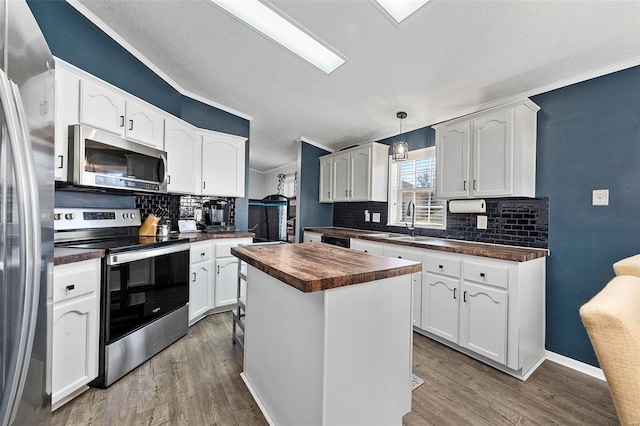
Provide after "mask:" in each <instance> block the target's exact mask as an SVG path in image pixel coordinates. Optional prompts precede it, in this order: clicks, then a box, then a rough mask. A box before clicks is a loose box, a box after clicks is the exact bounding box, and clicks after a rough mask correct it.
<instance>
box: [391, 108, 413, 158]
mask: <svg viewBox="0 0 640 426" xmlns="http://www.w3.org/2000/svg"><path fill="white" fill-rule="evenodd" d="M396 117H398V118H399V119H400V140H399V141H398V142H394V143H393V159H394V160H395V161H405V160H408V159H409V145H408V144H407V143H406V142H405V141H404V140H403V139H402V120H404V119H405V118H407V113H406V112H404V111H399V112H397V113H396Z"/></svg>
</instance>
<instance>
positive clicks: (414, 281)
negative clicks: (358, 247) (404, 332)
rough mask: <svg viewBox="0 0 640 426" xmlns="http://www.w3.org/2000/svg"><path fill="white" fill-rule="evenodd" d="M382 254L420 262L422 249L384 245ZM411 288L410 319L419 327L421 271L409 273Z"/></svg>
mask: <svg viewBox="0 0 640 426" xmlns="http://www.w3.org/2000/svg"><path fill="white" fill-rule="evenodd" d="M382 255H383V256H388V257H396V258H398V259H406V260H412V261H414V262H420V263H422V251H421V250H414V249H410V248H405V247H402V246H392V245H385V246H384V247H383V248H382ZM411 290H412V292H413V296H412V298H411V300H412V308H411V312H412V314H411V320H412V323H413V325H414V326H416V327H420V324H421V322H422V273H421V272H416V273H413V274H411Z"/></svg>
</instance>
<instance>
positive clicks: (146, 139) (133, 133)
mask: <svg viewBox="0 0 640 426" xmlns="http://www.w3.org/2000/svg"><path fill="white" fill-rule="evenodd" d="M126 113H127V114H126V115H127V122H126V128H125V136H126V137H127V139H131V140H134V141H136V142H142V143H143V144H145V145H150V146H152V147H154V148H158V149H162V146H163V141H164V117H162V116H161V115H160V114H158V113H156V112H154V111H152V110H150V109H149V108H145V107H144V106H142V105H140V104H138V103H135V102H131V101H127V107H126Z"/></svg>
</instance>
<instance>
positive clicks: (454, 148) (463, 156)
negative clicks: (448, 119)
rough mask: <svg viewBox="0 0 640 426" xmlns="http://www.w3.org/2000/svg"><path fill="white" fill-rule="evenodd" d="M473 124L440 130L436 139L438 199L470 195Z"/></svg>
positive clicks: (466, 123) (456, 125)
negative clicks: (470, 154) (470, 156)
mask: <svg viewBox="0 0 640 426" xmlns="http://www.w3.org/2000/svg"><path fill="white" fill-rule="evenodd" d="M470 136H471V123H470V122H468V121H466V122H463V123H457V124H452V125H450V126H446V127H443V128H440V129H438V136H437V139H436V164H437V166H436V193H437V196H438V198H457V197H466V196H468V195H469V187H470V185H469V146H470V145H469V144H470Z"/></svg>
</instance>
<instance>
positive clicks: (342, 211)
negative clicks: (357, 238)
mask: <svg viewBox="0 0 640 426" xmlns="http://www.w3.org/2000/svg"><path fill="white" fill-rule="evenodd" d="M485 201H486V203H487V212H486V213H481V214H482V215H485V216H487V222H488V223H487V229H477V227H476V224H477V216H478V214H477V213H451V212H448V211H447V229H446V230H430V229H420V228H417V229H416V235H425V236H430V237H437V238H451V239H456V240H466V241H477V242H483V243H493V244H508V245H514V246H521V247H532V248H543V249H546V248H548V247H549V198H548V197H539V198H495V199H491V198H487V199H485ZM365 210H369V212H371V213H380V223H374V222H365V221H364V211H365ZM386 223H387V203H381V202H360V203H334V204H333V226H338V227H345V228H356V229H368V230H373V231H381V232H399V233H408V231H407V230H406V229H403V228H402V227H397V226H387V225H386Z"/></svg>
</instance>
